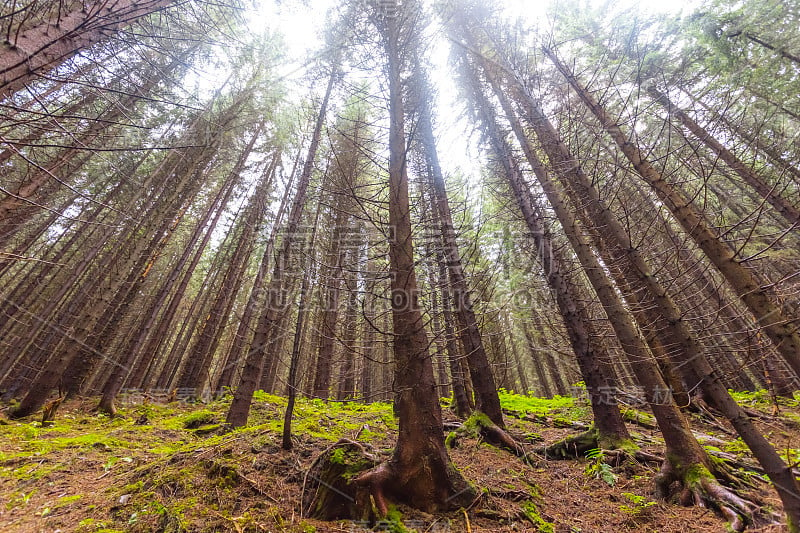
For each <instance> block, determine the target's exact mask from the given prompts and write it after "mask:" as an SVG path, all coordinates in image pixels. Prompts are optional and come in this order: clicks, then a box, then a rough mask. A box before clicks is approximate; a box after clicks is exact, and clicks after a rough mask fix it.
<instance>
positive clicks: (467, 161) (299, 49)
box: [249, 0, 701, 183]
mask: <svg viewBox="0 0 800 533" xmlns="http://www.w3.org/2000/svg"><path fill="white" fill-rule="evenodd" d="M583 1H584V3H586V4H587V5H589V6H599V5H602V4H603V3H608V4H610V5H612V6H613V7H614V8H615V9H617V10H624V9H627V8H629V7H631V6H638V8H639V10H640V11H642V12H644V13H652V14H661V13H663V14H665V15H666V14H677V13H681V12H684V13H685V12H689V11H691V10H692V9H694V8H696V7H697V6H698V5H699V4H700V3H701V0H583ZM256 2H260V5H257V6H256V7H255V8H253V9H252V11H251V15H250V18H249V21H250V22H249V24H250V28H251V29H252V31H254V32H261V31H263V30H264V29H266V28H269V29H270V30H272V31H275V30H277V31H279V32H280V33H281V34H283V36H284V38H285V41H286V44H287V47H288V52H289V56H290V57H291V59H292V64H287V65H286V66H285V67H284V71H283V72H281V74H282V75H283V76H285V77H287V78H289V79H296V80H298V81H300V80H301V78H302V76H303V74H304V65H305V64H306V62H307V61H308V57H309V55H310V54H311V53H313V52H314V51H316V50H319V49H320V48H321V46H322V34H323V30H322V28H323V27H324V25H325V23H326V22H327V21H328V17H326V14H327V12H328V10H329V9H330V8H331V7H332V6H334V5H336V0H282V1H275V0H256ZM557 3H558V0H542V1H536V0H496V1H495V2H494V5H497V6H502V9H503V10H504V11H505V12H506V13H507V14H508V16H509V17H510V18H517V17H519V18H523V19H528V20H530V21H531V24H532V25H535V24H537V23H538V24H541V25H542V26H544V27H547V26H548V25H549V23H548V17H547V12H548V6H553V5H554V4H556V5H557ZM278 4H280V5H278ZM304 4H305V5H304ZM554 9H557V8H554ZM448 53H449V50H448V46H447V45H446V43H445V42H443V44H442V45H441V46H437V47H436V49H435V50H433V53H432V54H431V55H430V56H429V57H430V58H431V61H432V64H433V72H432V73H431V77H432V80H433V82H434V83H435V84H436V86H437V88H438V90H439V102H438V103H439V105H438V106H437V109H438V110H439V116H438V124H439V126H438V130H439V131H438V136H439V150H440V156H441V158H442V163H443V166H444V168H445V170H446V171H455V170H456V169H460V170H461V171H462V172H463V173H465V174H467V175H473V176H472V179H470V181H471V182H473V183H477V180H475V181H473V179H474V178H477V176H474V174H475V173H476V172H477V169H478V168H479V167H480V165H479V163H478V161H477V154H476V150H475V148H474V146H471V145H470V144H469V142H468V140H467V139H466V138H465V134H464V132H465V131H467V126H466V125H465V124H464V123H459V113H458V111H453V112H447V111H445V112H442V110H460V109H461V107H460V106H459V104H458V102H457V91H456V88H455V85H454V83H453V80H452V76H451V75H450V74H449V73H448V66H447V57H448ZM298 96H300V97H305V96H306V95H305V94H300V95H298Z"/></svg>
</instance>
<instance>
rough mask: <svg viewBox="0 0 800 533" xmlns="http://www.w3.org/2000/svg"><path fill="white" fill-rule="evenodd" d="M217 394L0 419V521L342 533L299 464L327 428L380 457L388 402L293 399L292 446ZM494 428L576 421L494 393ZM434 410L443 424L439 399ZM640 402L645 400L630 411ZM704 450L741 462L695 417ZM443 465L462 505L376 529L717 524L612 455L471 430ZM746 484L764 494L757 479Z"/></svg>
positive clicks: (558, 406)
mask: <svg viewBox="0 0 800 533" xmlns="http://www.w3.org/2000/svg"><path fill="white" fill-rule="evenodd" d="M737 399H738V400H739V401H741V402H742V403H743V404H745V405H746V406H747V407H748V408H749V409H753V410H755V411H758V412H763V413H764V414H765V416H769V418H765V419H764V423H763V426H762V427H763V429H764V431H765V434H766V435H767V436H768V437H769V438H770V439H771V440H772V442H773V443H774V444H776V446H777V447H778V448H779V449H780V450H782V453H783V454H784V455H786V458H788V459H789V460H790V461H792V462H796V461H797V460H798V458H800V423H798V421H800V402H798V401H796V400H795V401H791V400H788V401H787V400H781V401H780V405H779V406H778V409H779V413H778V416H777V417H772V413H773V411H774V409H775V406H774V405H773V401H772V399H771V398H769V396H768V395H765V394H764V393H751V394H740V395H739V396H738V397H737ZM229 401H230V399H229V398H223V399H221V400H218V401H214V402H211V403H207V404H200V403H197V404H190V403H185V402H173V403H171V404H160V403H147V402H135V403H129V404H124V405H122V406H121V408H120V412H119V416H117V417H115V418H109V417H107V416H104V415H102V414H98V413H96V412H93V411H92V407H93V405H94V403H95V401H94V400H89V399H87V400H83V401H71V402H67V403H66V404H64V405H62V406H61V408H60V409H59V411H58V413H57V416H56V418H55V421H54V423H53V424H52V425H51V426H49V427H41V424H40V423H39V419H38V418H35V417H32V418H31V419H26V420H21V421H9V420H0V531H2V532H29V531H30V532H34V531H47V532H54V531H61V532H68V531H75V532H86V533H88V532H100V531H106V532H111V531H118V532H133V533H136V532H151V531H153V532H181V531H187V532H188V531H191V532H212V531H241V532H246V531H252V532H257V531H269V532H312V531H317V532H334V531H338V532H342V531H363V530H365V525H364V524H359V523H356V522H339V523H327V522H319V521H313V520H307V519H304V518H302V517H301V510H300V500H301V494H302V491H303V486H304V482H305V479H306V478H305V476H306V473H307V471H308V468H309V466H310V465H311V462H312V461H313V460H314V458H315V457H316V456H317V455H318V454H319V453H320V452H322V451H323V450H325V449H326V448H327V447H328V446H330V444H332V443H333V442H335V441H336V440H338V439H340V438H343V437H346V438H349V439H353V440H356V441H360V442H367V443H369V444H371V445H373V446H374V447H375V448H376V449H378V450H382V452H383V453H385V454H386V456H387V457H388V455H389V454H390V452H391V447H392V446H393V444H394V439H395V434H396V431H397V421H396V420H395V418H394V416H393V415H392V407H391V405H390V404H388V403H373V404H362V403H358V402H323V401H321V400H308V399H300V400H299V401H298V403H297V406H296V410H295V419H294V425H293V428H294V435H295V446H294V449H293V450H292V451H284V450H282V449H281V448H280V431H281V429H282V418H283V413H284V409H285V407H286V400H285V399H284V398H281V397H278V396H273V395H269V394H265V393H262V392H259V393H257V394H256V398H255V401H254V404H253V409H252V411H251V416H250V421H249V422H250V423H249V425H248V426H247V427H245V428H241V429H238V430H235V431H230V432H228V431H225V428H224V426H223V424H222V422H223V421H224V418H225V412H226V410H227V407H228V405H229ZM501 401H502V405H503V408H504V410H505V413H506V421H507V425H508V428H509V431H510V432H511V433H512V434H513V435H514V436H515V437H517V438H518V439H519V440H520V441H523V442H528V443H537V444H541V443H551V442H554V441H555V440H557V439H559V438H563V437H564V436H567V435H569V434H572V433H574V432H575V428H574V427H570V424H572V425H573V426H574V425H575V424H577V425H580V424H584V425H588V424H589V423H590V422H591V421H590V419H589V416H590V410H589V408H588V406H587V405H586V404H585V402H584V401H582V400H578V399H574V398H569V397H556V398H553V399H542V398H535V397H531V396H527V395H520V394H514V393H511V392H507V391H502V393H501ZM443 406H444V413H445V418H446V419H447V421H448V422H455V419H454V417H453V416H452V414H451V413H450V411H449V409H448V408H447V402H446V401H443ZM642 414H643V415H646V413H642ZM696 427H697V432H698V437H699V438H700V439H701V441H702V442H703V443H704V444H705V445H706V446H707V447H708V449H709V450H710V451H714V452H718V453H719V454H729V455H732V456H735V457H737V458H739V459H740V460H742V461H750V462H752V458H751V457H750V454H749V452H748V450H747V448H746V446H744V445H743V444H742V443H741V441H740V440H737V439H735V438H734V436H733V435H732V434H730V433H727V432H725V431H722V429H724V427H725V426H724V425H723V426H722V429H721V428H718V427H716V426H714V425H704V423H703V422H702V421H699V420H698V421H696ZM631 431H632V433H633V434H634V435H635V438H636V439H637V443H638V444H639V445H641V446H643V447H644V448H646V449H649V450H650V451H652V452H653V453H660V451H661V449H660V448H661V440H660V438H659V437H658V433H657V431H654V430H651V429H647V428H644V427H642V426H641V425H637V424H635V423H632V425H631ZM450 454H451V457H452V458H453V461H454V463H455V465H456V467H457V468H459V469H460V470H461V471H462V472H463V474H464V475H465V476H466V477H467V478H468V479H469V480H470V481H471V482H472V483H473V484H474V485H475V486H477V487H481V488H482V489H483V493H482V494H483V496H482V497H481V498H480V499H479V500H478V501H476V502H475V504H474V505H473V506H472V507H471V508H470V509H465V510H461V511H458V512H453V513H451V514H448V515H442V516H430V515H424V514H421V513H418V512H414V511H412V510H409V509H405V508H403V507H399V508H398V509H396V510H395V511H394V512H393V513H394V514H393V515H392V517H389V518H387V521H386V522H385V523H378V524H373V525H372V529H373V530H376V531H379V530H383V531H395V530H396V531H401V530H403V529H405V530H408V531H414V530H416V531H420V532H421V531H439V532H443V531H472V532H490V531H497V532H505V531H554V532H579V531H580V532H594V531H609V532H610V531H630V532H634V531H635V532H639V531H642V532H644V531H654V532H655V531H659V532H663V531H676V532H677V531H681V532H686V531H723V530H724V524H723V523H722V521H721V520H720V519H719V518H717V517H716V516H715V515H714V514H713V513H710V512H708V511H706V510H703V509H699V508H681V507H677V506H675V505H669V504H666V503H663V502H657V503H656V502H653V501H652V484H651V479H652V477H653V475H654V474H655V470H654V469H652V468H648V467H645V466H642V465H637V464H628V465H623V466H622V467H619V468H616V469H615V472H614V474H615V476H616V482H615V483H614V484H613V486H612V485H609V484H608V483H606V482H604V481H603V480H602V479H599V478H598V477H597V476H591V475H587V474H586V470H587V469H586V467H587V465H589V464H591V462H592V461H595V460H596V457H592V458H590V459H586V460H584V461H545V460H543V459H542V460H534V461H532V465H526V464H524V463H523V462H522V461H520V460H519V459H518V458H517V457H514V456H512V455H511V454H509V453H507V452H504V451H502V450H498V449H496V448H494V447H491V446H489V445H487V444H485V443H481V442H479V441H478V440H476V438H470V437H465V438H462V439H459V441H458V446H457V447H456V448H454V449H452V450H450ZM759 486H760V487H761V493H760V494H759V496H760V497H761V498H762V499H763V500H764V501H765V502H767V504H768V505H776V506H777V500H776V499H775V497H774V495H773V494H772V492H771V490H770V489H769V488H768V487H767V486H766V484H764V483H761V484H760V485H759Z"/></svg>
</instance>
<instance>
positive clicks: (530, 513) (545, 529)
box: [522, 500, 555, 533]
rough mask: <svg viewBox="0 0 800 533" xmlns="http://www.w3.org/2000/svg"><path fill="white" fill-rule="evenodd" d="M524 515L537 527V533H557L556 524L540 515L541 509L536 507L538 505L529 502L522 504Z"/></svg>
mask: <svg viewBox="0 0 800 533" xmlns="http://www.w3.org/2000/svg"><path fill="white" fill-rule="evenodd" d="M522 514H523V515H524V516H525V518H527V519H528V520H529V521H530V522H531V523H532V524H533V525H534V526H536V530H537V531H540V532H541V533H555V524H553V523H552V522H548V521H546V520H545V519H544V518H542V516H541V515H540V514H539V508H538V507H536V504H535V503H533V502H532V501H530V500H528V501H526V502H524V503H523V504H522Z"/></svg>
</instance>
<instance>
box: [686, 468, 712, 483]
mask: <svg viewBox="0 0 800 533" xmlns="http://www.w3.org/2000/svg"><path fill="white" fill-rule="evenodd" d="M709 478H711V479H713V478H714V476H713V475H712V474H711V472H709V471H708V468H706V467H705V466H703V465H700V464H694V465H690V466H689V467H688V468H687V469H686V472H685V473H684V475H683V481H684V482H685V483H686V485H687V486H688V487H689V488H694V487H697V486H698V485H700V482H701V481H702V480H703V479H709Z"/></svg>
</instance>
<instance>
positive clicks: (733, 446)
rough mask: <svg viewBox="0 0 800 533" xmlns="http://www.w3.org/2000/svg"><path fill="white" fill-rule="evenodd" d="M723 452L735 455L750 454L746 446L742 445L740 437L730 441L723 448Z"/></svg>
mask: <svg viewBox="0 0 800 533" xmlns="http://www.w3.org/2000/svg"><path fill="white" fill-rule="evenodd" d="M723 450H724V451H726V452H728V453H735V454H737V455H741V454H744V453H749V452H750V448H749V447H748V446H747V444H745V443H744V441H743V440H742V439H741V437H739V438H736V439H735V440H732V441H730V442H729V443H728V444H726V445H725V446H724V448H723Z"/></svg>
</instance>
